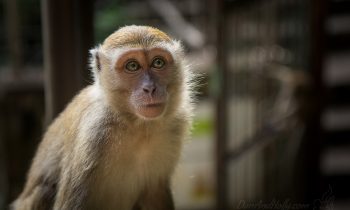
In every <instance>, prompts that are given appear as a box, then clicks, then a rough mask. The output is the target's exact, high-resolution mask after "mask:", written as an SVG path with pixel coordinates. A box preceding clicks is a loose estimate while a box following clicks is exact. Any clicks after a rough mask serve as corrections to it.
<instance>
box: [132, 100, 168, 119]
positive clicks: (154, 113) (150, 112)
mask: <svg viewBox="0 0 350 210" xmlns="http://www.w3.org/2000/svg"><path fill="white" fill-rule="evenodd" d="M164 109H165V103H147V104H143V105H142V106H141V107H139V109H138V112H139V114H141V115H142V116H143V117H145V118H156V117H158V116H160V115H161V114H162V113H163V111H164Z"/></svg>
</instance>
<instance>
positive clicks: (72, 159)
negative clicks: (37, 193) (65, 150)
mask: <svg viewBox="0 0 350 210" xmlns="http://www.w3.org/2000/svg"><path fill="white" fill-rule="evenodd" d="M84 140H87V139H84ZM95 146H96V145H94V144H92V143H91V142H89V143H86V142H85V143H84V142H83V141H81V142H79V141H78V142H77V144H75V145H74V147H73V150H72V151H71V152H70V154H68V155H66V156H65V157H64V159H63V161H62V164H63V165H62V171H61V175H60V177H61V179H60V181H59V183H58V189H57V195H56V199H55V203H54V208H53V209H55V210H73V209H83V205H84V203H83V202H84V200H85V198H86V196H87V194H88V181H89V178H90V175H91V172H92V171H93V169H94V167H95V164H96V154H97V152H96V150H97V148H94V149H93V147H95Z"/></svg>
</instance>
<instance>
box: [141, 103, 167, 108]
mask: <svg viewBox="0 0 350 210" xmlns="http://www.w3.org/2000/svg"><path fill="white" fill-rule="evenodd" d="M162 106H164V103H150V104H145V105H144V107H146V108H157V107H162Z"/></svg>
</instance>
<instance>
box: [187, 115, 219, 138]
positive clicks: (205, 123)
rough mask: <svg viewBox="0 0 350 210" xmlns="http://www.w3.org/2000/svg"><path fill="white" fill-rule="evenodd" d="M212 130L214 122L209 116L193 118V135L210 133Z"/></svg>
mask: <svg viewBox="0 0 350 210" xmlns="http://www.w3.org/2000/svg"><path fill="white" fill-rule="evenodd" d="M213 131H214V123H213V120H212V119H209V118H197V119H195V120H194V123H193V129H192V135H193V136H195V137H198V136H205V135H211V134H212V133H213Z"/></svg>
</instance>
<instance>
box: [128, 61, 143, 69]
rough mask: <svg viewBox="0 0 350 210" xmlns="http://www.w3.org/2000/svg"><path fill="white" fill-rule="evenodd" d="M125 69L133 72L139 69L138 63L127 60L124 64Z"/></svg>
mask: <svg viewBox="0 0 350 210" xmlns="http://www.w3.org/2000/svg"><path fill="white" fill-rule="evenodd" d="M125 68H126V70H128V71H130V72H134V71H137V70H139V68H140V64H138V63H137V62H136V61H129V62H128V63H127V64H126V65H125Z"/></svg>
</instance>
